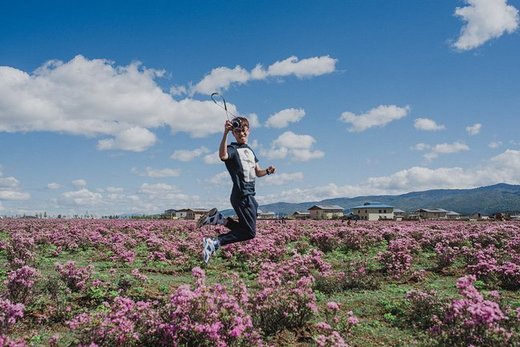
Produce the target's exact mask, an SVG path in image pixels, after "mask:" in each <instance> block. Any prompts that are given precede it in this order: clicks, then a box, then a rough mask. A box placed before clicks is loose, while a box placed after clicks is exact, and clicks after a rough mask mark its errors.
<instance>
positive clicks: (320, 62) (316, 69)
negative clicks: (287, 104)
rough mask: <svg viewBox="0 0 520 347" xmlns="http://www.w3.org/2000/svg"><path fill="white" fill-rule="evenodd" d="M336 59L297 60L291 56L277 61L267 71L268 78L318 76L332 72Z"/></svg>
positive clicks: (325, 57)
mask: <svg viewBox="0 0 520 347" xmlns="http://www.w3.org/2000/svg"><path fill="white" fill-rule="evenodd" d="M336 63H337V59H333V58H331V57H330V56H328V55H326V56H321V57H313V58H308V59H303V60H298V58H297V57H295V56H292V57H289V58H287V59H285V60H282V61H277V62H275V63H274V64H272V65H271V66H269V68H268V69H267V75H268V76H289V75H295V76H296V77H299V78H304V77H312V76H320V75H324V74H328V73H332V72H334V70H335V69H336Z"/></svg>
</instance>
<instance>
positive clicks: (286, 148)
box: [263, 131, 325, 161]
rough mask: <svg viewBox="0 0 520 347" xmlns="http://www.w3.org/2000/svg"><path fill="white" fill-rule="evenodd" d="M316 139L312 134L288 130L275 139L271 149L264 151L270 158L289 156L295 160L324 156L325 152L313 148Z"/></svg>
mask: <svg viewBox="0 0 520 347" xmlns="http://www.w3.org/2000/svg"><path fill="white" fill-rule="evenodd" d="M315 142H316V140H315V139H314V137H312V136H310V135H298V134H295V133H293V132H292V131H286V132H284V133H283V134H282V135H280V136H279V137H278V138H277V139H276V140H274V141H273V143H272V145H271V149H270V150H268V151H264V153H263V154H264V155H265V156H266V157H268V158H269V159H284V158H286V157H287V156H289V157H291V159H292V160H294V161H309V160H312V159H319V158H322V157H323V156H324V155H325V153H323V152H322V151H319V150H313V149H312V146H313V145H314V143H315Z"/></svg>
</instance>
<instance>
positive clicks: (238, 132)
mask: <svg viewBox="0 0 520 347" xmlns="http://www.w3.org/2000/svg"><path fill="white" fill-rule="evenodd" d="M233 136H234V137H235V140H237V142H238V143H239V144H241V145H242V144H245V143H247V137H248V136H249V127H247V126H243V127H242V128H236V129H233Z"/></svg>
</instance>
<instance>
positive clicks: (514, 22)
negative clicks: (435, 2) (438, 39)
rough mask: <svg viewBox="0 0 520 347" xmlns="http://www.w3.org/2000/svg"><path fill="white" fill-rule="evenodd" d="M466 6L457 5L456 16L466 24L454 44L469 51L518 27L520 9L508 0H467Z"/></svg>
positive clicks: (457, 47) (462, 49)
mask: <svg viewBox="0 0 520 347" xmlns="http://www.w3.org/2000/svg"><path fill="white" fill-rule="evenodd" d="M465 3H466V4H467V5H468V6H466V7H457V8H456V9H455V16H457V17H459V18H461V19H462V20H463V21H464V22H466V24H465V25H464V26H463V27H462V29H461V31H460V36H459V38H458V39H457V41H456V42H455V43H454V44H453V46H454V47H455V48H456V49H458V50H461V51H467V50H471V49H474V48H477V47H479V46H481V45H482V44H484V43H486V42H487V41H489V40H491V39H495V38H498V37H500V36H502V35H503V34H505V33H513V32H514V31H516V30H517V28H518V23H519V16H518V10H517V9H516V8H515V7H514V6H511V5H508V4H507V1H506V0H465Z"/></svg>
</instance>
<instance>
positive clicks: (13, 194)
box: [0, 190, 31, 200]
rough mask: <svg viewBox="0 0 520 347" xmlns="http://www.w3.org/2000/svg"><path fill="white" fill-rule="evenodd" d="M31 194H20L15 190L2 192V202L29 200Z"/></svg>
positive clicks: (0, 198)
mask: <svg viewBox="0 0 520 347" xmlns="http://www.w3.org/2000/svg"><path fill="white" fill-rule="evenodd" d="M30 198H31V195H30V194H29V193H24V192H18V191H14V190H0V200H29V199H30Z"/></svg>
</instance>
